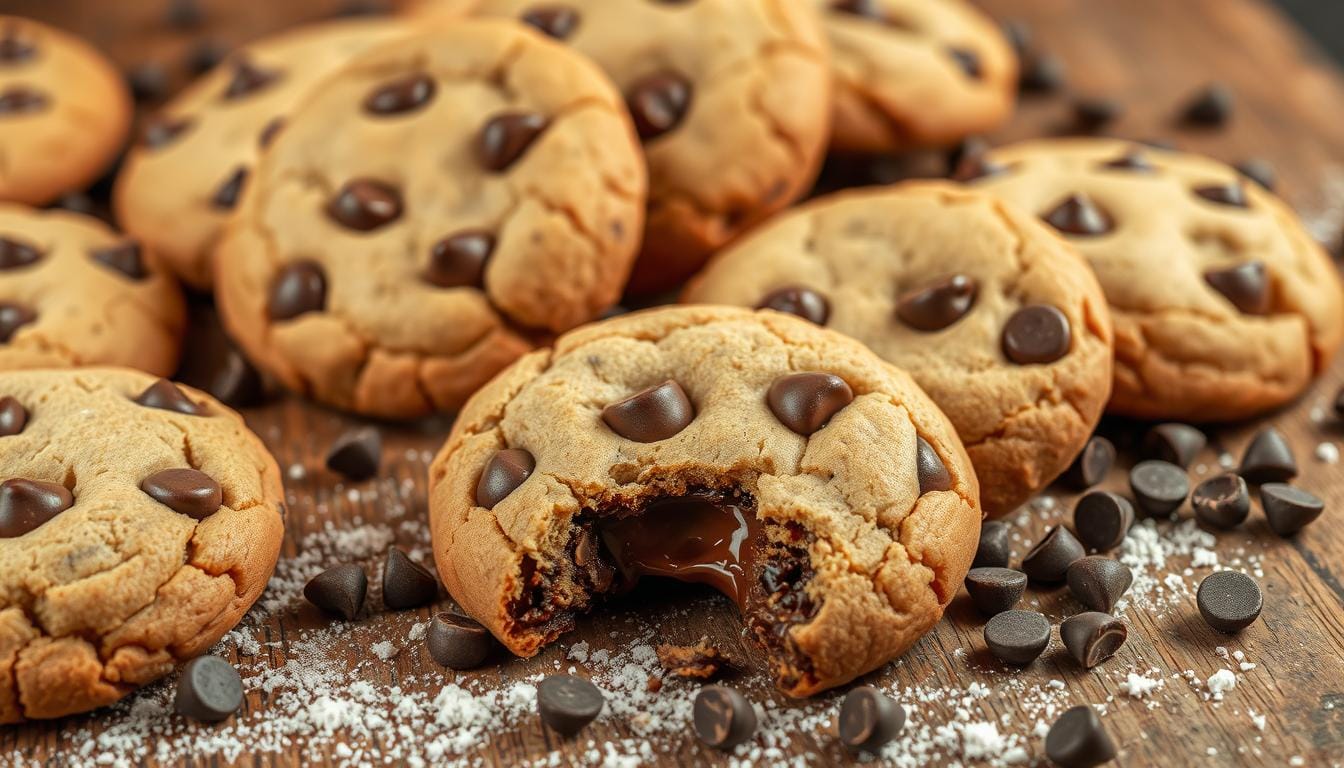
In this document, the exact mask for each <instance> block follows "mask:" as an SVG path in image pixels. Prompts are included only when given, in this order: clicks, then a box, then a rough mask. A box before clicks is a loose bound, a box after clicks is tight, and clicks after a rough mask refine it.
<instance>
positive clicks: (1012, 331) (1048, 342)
mask: <svg viewBox="0 0 1344 768" xmlns="http://www.w3.org/2000/svg"><path fill="white" fill-rule="evenodd" d="M1072 341H1073V334H1072V333H1071V331H1070V330H1069V318H1067V317H1065V316H1064V313H1063V312H1060V311H1059V310H1058V309H1055V308H1054V307H1052V306H1049V305H1048V304H1032V305H1030V306H1026V307H1022V308H1021V309H1019V310H1017V311H1016V312H1014V313H1013V314H1012V316H1011V317H1009V318H1008V322H1007V324H1005V325H1004V327H1003V354H1004V355H1005V356H1006V357H1007V358H1008V359H1009V360H1011V361H1012V362H1014V363H1016V364H1018V365H1044V364H1047V363H1053V362H1055V361H1056V360H1058V359H1060V358H1061V357H1064V356H1065V355H1067V354H1068V353H1069V347H1070V346H1071V344H1072Z"/></svg>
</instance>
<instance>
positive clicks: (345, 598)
mask: <svg viewBox="0 0 1344 768" xmlns="http://www.w3.org/2000/svg"><path fill="white" fill-rule="evenodd" d="M368 592H369V577H368V576H367V575H365V573H364V569H363V568H361V567H360V566H358V565H356V564H354V563H342V564H341V565H336V566H332V567H331V568H328V569H327V570H325V571H323V572H321V573H319V574H317V575H316V576H314V577H313V578H311V579H309V580H308V583H307V584H305V585H304V586H303V596H304V597H306V598H308V602H310V603H312V604H313V605H316V606H317V607H318V608H321V609H322V610H324V611H326V612H327V613H330V614H332V615H333V616H340V617H341V618H343V619H345V620H346V621H349V620H350V619H353V618H355V616H358V615H359V612H360V611H361V610H363V608H364V598H365V596H367V595H368Z"/></svg>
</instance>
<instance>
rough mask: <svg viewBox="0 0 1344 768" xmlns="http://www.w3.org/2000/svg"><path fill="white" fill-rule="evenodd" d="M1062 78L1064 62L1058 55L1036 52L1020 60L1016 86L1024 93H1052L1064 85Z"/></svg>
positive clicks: (1063, 76) (1063, 77) (1063, 75)
mask: <svg viewBox="0 0 1344 768" xmlns="http://www.w3.org/2000/svg"><path fill="white" fill-rule="evenodd" d="M1064 79H1065V69H1064V62H1063V61H1062V60H1061V59H1060V58H1059V57H1058V56H1054V55H1052V54H1049V53H1038V54H1036V55H1034V56H1029V57H1027V59H1026V60H1025V61H1023V62H1022V71H1021V72H1020V73H1019V74H1018V77H1017V87H1018V90H1020V91H1022V92H1024V93H1036V94H1041V93H1054V92H1056V91H1058V90H1059V89H1060V88H1062V87H1064Z"/></svg>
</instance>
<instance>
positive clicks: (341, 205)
mask: <svg viewBox="0 0 1344 768" xmlns="http://www.w3.org/2000/svg"><path fill="white" fill-rule="evenodd" d="M326 210H327V216H329V217H331V219H332V220H333V221H335V222H336V223H338V224H340V225H341V226H343V227H346V228H347V229H353V230H355V231H357V232H370V231H372V230H375V229H378V228H379V227H383V226H386V225H388V224H390V223H392V222H394V221H396V220H397V219H398V218H400V217H401V193H400V192H399V191H397V189H396V188H395V187H392V186H390V185H388V184H384V183H383V182H381V181H378V180H377V179H365V178H360V179H351V180H350V181H347V182H345V184H343V185H341V188H340V190H339V191H337V193H336V196H335V197H333V198H332V199H331V200H330V201H328V202H327V208H326Z"/></svg>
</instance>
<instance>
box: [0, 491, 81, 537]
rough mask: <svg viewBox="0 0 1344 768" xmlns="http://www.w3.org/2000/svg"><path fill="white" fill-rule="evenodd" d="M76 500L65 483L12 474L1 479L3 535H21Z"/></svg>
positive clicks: (1, 533)
mask: <svg viewBox="0 0 1344 768" xmlns="http://www.w3.org/2000/svg"><path fill="white" fill-rule="evenodd" d="M74 503H75V497H74V495H73V494H71V493H70V489H68V488H66V487H65V486H63V485H58V484H57V483H48V482H45V481H43V480H25V479H23V478H19V477H14V478H10V479H9V480H6V481H4V482H3V483H0V539H12V538H17V537H19V536H22V535H24V534H25V533H28V532H29V531H31V530H33V529H35V528H37V527H38V526H40V525H42V524H43V523H45V522H47V521H48V520H50V519H52V518H53V517H55V516H57V515H59V514H60V513H62V512H64V511H65V510H67V509H69V508H70V507H71V505H73V504H74Z"/></svg>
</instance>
